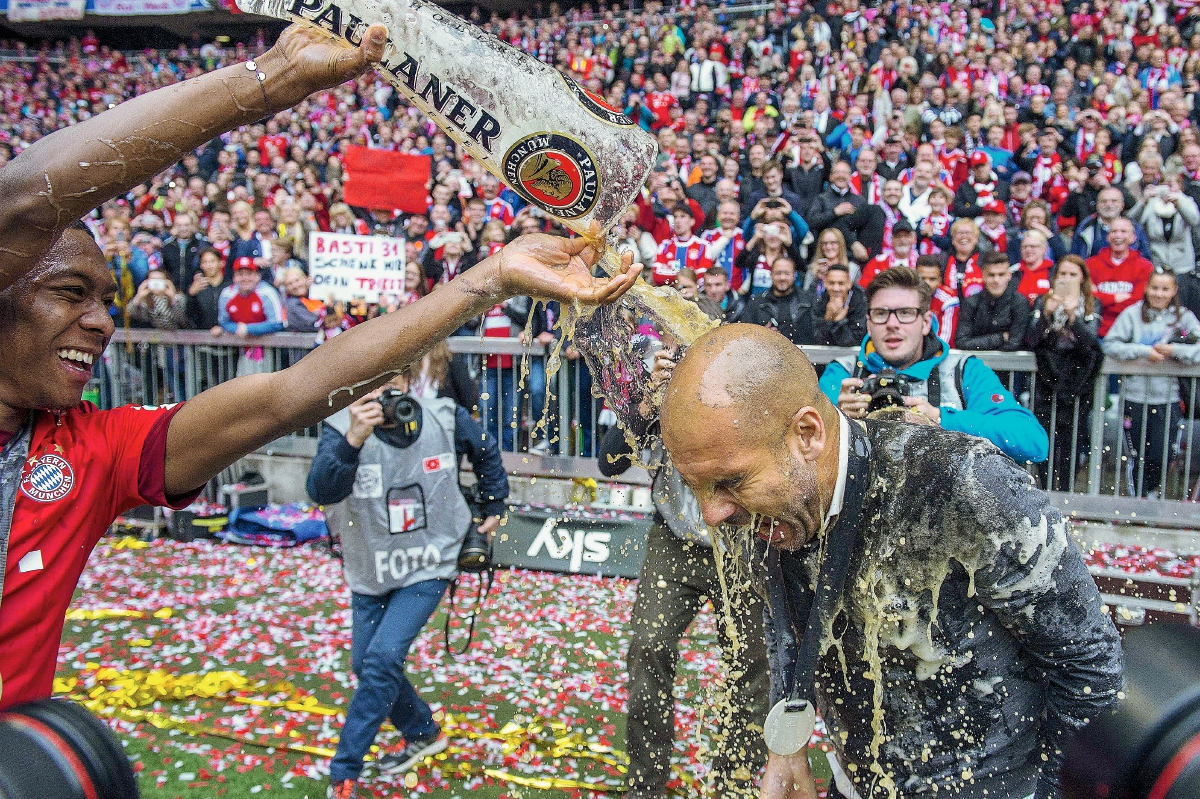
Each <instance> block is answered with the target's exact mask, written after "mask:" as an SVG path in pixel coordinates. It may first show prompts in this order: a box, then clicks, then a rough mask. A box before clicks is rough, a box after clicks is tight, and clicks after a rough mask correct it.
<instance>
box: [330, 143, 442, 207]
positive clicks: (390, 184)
mask: <svg viewBox="0 0 1200 799" xmlns="http://www.w3.org/2000/svg"><path fill="white" fill-rule="evenodd" d="M430 161H431V159H430V157H429V156H427V155H408V154H407V153H397V152H393V151H392V150H373V149H371V148H370V147H351V148H349V149H348V150H346V157H345V161H344V163H343V166H344V167H345V170H344V171H345V175H346V178H345V180H346V184H345V187H344V189H343V197H344V199H345V201H346V203H347V204H349V205H354V206H357V207H359V208H368V209H376V208H385V209H388V210H391V209H393V208H398V209H400V210H401V211H403V212H405V213H406V214H416V213H424V212H425V200H426V198H427V197H428V194H429V192H428V191H427V190H426V188H425V183H426V182H427V181H428V180H429V168H430Z"/></svg>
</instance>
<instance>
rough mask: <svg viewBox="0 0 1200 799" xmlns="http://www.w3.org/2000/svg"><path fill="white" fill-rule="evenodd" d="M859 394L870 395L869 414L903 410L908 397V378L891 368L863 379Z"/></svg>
mask: <svg viewBox="0 0 1200 799" xmlns="http://www.w3.org/2000/svg"><path fill="white" fill-rule="evenodd" d="M859 393H861V394H868V395H870V397H871V402H870V404H869V405H867V413H874V412H875V411H882V410H886V409H888V408H903V407H904V398H905V397H907V396H908V393H909V389H908V378H907V377H905V376H904V375H900V374H897V373H896V370H895V369H892V368H891V367H890V366H889V367H885V368H883V369H880V370H879V372H878V373H876V374H873V375H867V376H866V377H865V378H863V385H862V388H861V389H859Z"/></svg>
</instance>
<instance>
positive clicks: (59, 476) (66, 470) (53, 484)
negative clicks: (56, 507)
mask: <svg viewBox="0 0 1200 799" xmlns="http://www.w3.org/2000/svg"><path fill="white" fill-rule="evenodd" d="M74 487H75V472H74V471H73V470H72V469H71V464H69V463H67V460H66V458H63V457H61V456H59V455H52V454H49V453H47V454H45V455H42V456H41V457H39V458H38V459H37V460H36V461H34V462H33V468H32V469H30V470H29V474H27V475H25V479H24V480H22V481H21V490H22V491H23V492H25V496H27V497H29V498H30V499H33V500H36V501H38V502H57V501H58V500H60V499H62V498H63V497H65V496H66V495H67V494H70V493H71V489H72V488H74Z"/></svg>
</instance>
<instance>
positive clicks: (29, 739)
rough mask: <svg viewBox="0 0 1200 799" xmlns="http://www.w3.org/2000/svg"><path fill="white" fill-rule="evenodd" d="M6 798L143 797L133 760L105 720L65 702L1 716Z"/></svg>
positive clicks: (1, 785) (0, 798) (0, 766)
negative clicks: (139, 795) (135, 777)
mask: <svg viewBox="0 0 1200 799" xmlns="http://www.w3.org/2000/svg"><path fill="white" fill-rule="evenodd" d="M0 752H3V755H0V799H137V796H138V788H137V781H136V780H135V779H134V776H133V768H132V767H131V766H130V765H129V758H127V757H126V756H125V751H124V750H123V749H122V748H121V745H120V744H119V743H118V742H117V740H116V738H114V737H113V734H112V733H111V732H110V731H109V729H108V727H106V726H105V725H104V724H103V723H102V722H101V721H100V719H98V718H96V717H95V716H93V715H92V714H91V713H88V712H87V711H86V710H84V709H83V708H82V707H80V706H79V705H76V704H74V703H73V702H68V701H66V700H63V699H40V700H38V701H36V702H29V703H27V704H24V705H18V706H16V707H13V708H10V709H8V710H6V711H4V712H3V713H0Z"/></svg>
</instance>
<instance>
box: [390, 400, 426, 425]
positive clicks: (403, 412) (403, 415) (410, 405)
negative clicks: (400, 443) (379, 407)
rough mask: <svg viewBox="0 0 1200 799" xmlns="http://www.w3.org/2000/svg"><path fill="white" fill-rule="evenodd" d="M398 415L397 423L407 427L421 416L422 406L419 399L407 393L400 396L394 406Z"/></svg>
mask: <svg viewBox="0 0 1200 799" xmlns="http://www.w3.org/2000/svg"><path fill="white" fill-rule="evenodd" d="M394 413H395V416H396V424H398V425H399V426H400V427H403V428H407V427H408V426H409V425H410V424H412V423H413V422H415V421H417V419H418V418H420V416H421V406H420V405H418V404H417V401H416V400H415V399H413V398H412V397H410V396H408V395H407V394H405V395H403V396H401V397H398V398H397V399H396V403H395V406H394Z"/></svg>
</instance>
